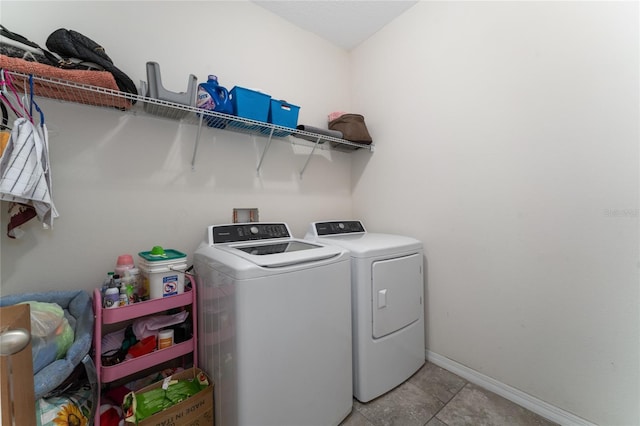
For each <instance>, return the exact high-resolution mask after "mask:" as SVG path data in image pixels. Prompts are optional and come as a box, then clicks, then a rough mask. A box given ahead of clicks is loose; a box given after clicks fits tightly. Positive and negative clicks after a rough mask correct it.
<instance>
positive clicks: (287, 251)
mask: <svg viewBox="0 0 640 426" xmlns="http://www.w3.org/2000/svg"><path fill="white" fill-rule="evenodd" d="M217 248H218V249H219V250H223V251H226V252H227V253H230V254H233V255H235V256H238V257H241V258H243V259H245V260H247V261H249V262H251V263H253V264H255V265H258V266H261V267H263V268H279V267H283V266H291V265H298V264H303V263H308V262H315V261H319V260H324V259H330V258H333V257H336V256H339V255H341V254H342V253H343V251H342V250H341V249H340V248H339V247H331V246H326V245H322V244H312V243H310V242H309V241H302V240H296V239H290V240H284V241H283V240H275V241H263V242H260V243H257V242H251V243H237V244H225V245H218V246H217Z"/></svg>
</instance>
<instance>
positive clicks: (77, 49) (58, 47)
mask: <svg viewBox="0 0 640 426" xmlns="http://www.w3.org/2000/svg"><path fill="white" fill-rule="evenodd" d="M46 44H47V47H48V48H49V49H50V50H51V51H53V52H55V53H57V54H59V55H61V56H65V57H72V58H79V59H82V60H84V61H88V62H93V63H96V64H98V65H100V66H101V67H102V68H104V69H105V71H109V72H110V73H111V74H113V77H114V78H115V80H116V84H117V85H118V88H119V89H120V90H121V91H123V92H127V93H131V94H134V95H137V94H138V89H137V88H136V85H135V84H134V83H133V81H132V80H131V79H130V78H129V76H127V75H126V74H125V73H124V72H122V71H121V70H120V69H118V68H117V67H116V66H115V65H114V64H113V61H112V60H111V58H110V57H109V55H107V52H105V50H104V47H102V46H100V45H99V44H98V43H96V42H95V41H93V40H91V39H90V38H89V37H87V36H85V35H83V34H80V33H79V32H77V31H74V30H67V29H64V28H60V29H58V30H55V31H54V32H53V33H51V34H50V35H49V37H48V38H47V43H46ZM131 101H132V103H135V102H136V101H135V99H132V100H131Z"/></svg>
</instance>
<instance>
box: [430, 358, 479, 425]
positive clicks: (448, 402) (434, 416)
mask: <svg viewBox="0 0 640 426" xmlns="http://www.w3.org/2000/svg"><path fill="white" fill-rule="evenodd" d="M434 365H435V364H434ZM440 368H442V367H440ZM456 376H457V377H460V376H458V375H456ZM460 378H461V379H462V380H463V381H464V385H462V386H461V387H460V389H458V390H457V391H456V393H454V394H453V396H452V397H451V398H449V400H448V401H447V402H445V403H444V405H443V406H442V407H441V408H440V409H439V410H438V411H437V412H436V413H435V414H434V415H433V416H432V417H431V418H430V419H429V420H428V421H427V423H429V422H430V421H431V420H433V419H434V418H436V419H437V420H438V421H439V422H440V423H443V424H445V425H446V424H447V423H445V422H444V421H442V420H440V419H439V418H437V416H438V414H440V412H441V411H442V410H444V409H445V408H446V406H447V405H449V404H450V403H451V401H453V398H455V397H456V396H457V395H458V394H459V393H460V392H461V391H462V389H464V388H466V387H467V385H469V382H468V381H467V380H465V379H463V378H462V377H460ZM427 423H425V426H426V424H427ZM447 426H448V425H447Z"/></svg>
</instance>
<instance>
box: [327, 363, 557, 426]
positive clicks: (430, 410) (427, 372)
mask: <svg viewBox="0 0 640 426" xmlns="http://www.w3.org/2000/svg"><path fill="white" fill-rule="evenodd" d="M389 425H396V426H462V425H468V426H552V425H555V423H553V422H550V421H548V420H546V419H544V418H543V417H540V416H539V415H537V414H535V413H532V412H531V411H529V410H526V409H525V408H522V407H520V406H519V405H516V404H514V403H512V402H511V401H508V400H506V399H504V398H502V397H501V396H498V395H496V394H494V393H492V392H489V391H487V390H485V389H482V388H480V387H478V386H476V385H473V384H471V383H469V382H467V381H466V380H464V379H462V378H460V377H458V376H456V375H455V374H453V373H450V372H449V371H447V370H444V369H442V368H440V367H438V366H436V365H434V364H431V363H429V362H427V363H426V364H425V365H424V366H423V367H422V368H421V369H420V370H418V372H416V373H415V374H414V375H413V376H412V377H411V378H410V379H409V380H407V381H406V382H405V383H403V384H401V385H400V386H398V387H397V388H395V389H393V390H392V391H391V392H388V393H386V394H384V395H382V396H380V397H378V398H376V399H374V400H373V401H369V402H368V403H366V404H362V403H360V402H358V401H356V400H355V399H354V402H353V411H352V412H351V414H350V415H349V417H347V418H346V419H344V421H343V422H342V423H341V424H340V426H389Z"/></svg>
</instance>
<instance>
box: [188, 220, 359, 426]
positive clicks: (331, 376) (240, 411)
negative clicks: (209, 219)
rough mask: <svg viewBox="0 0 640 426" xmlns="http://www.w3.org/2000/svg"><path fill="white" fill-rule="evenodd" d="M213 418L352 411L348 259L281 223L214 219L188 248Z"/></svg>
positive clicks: (336, 418) (285, 417)
mask: <svg viewBox="0 0 640 426" xmlns="http://www.w3.org/2000/svg"><path fill="white" fill-rule="evenodd" d="M194 268H195V272H196V282H197V285H198V329H199V330H198V344H199V345H198V348H199V360H200V367H201V368H202V369H203V370H205V371H206V372H207V373H208V374H209V375H210V377H211V378H212V379H213V381H214V382H215V389H214V395H215V406H214V412H215V424H216V425H218V426H229V425H248V426H254V425H261V426H269V425H273V426H281V425H310V426H311V425H337V424H339V423H340V422H341V420H343V419H344V418H345V417H346V416H347V415H349V413H350V412H351V408H352V405H353V397H352V358H351V353H352V346H351V340H352V339H351V331H352V328H351V291H350V272H349V271H350V261H349V254H348V252H347V251H346V250H344V249H342V248H340V247H337V246H327V245H325V244H322V243H316V242H310V241H305V240H299V239H295V238H292V237H291V232H290V230H289V227H288V226H287V225H286V224H285V223H244V224H229V225H212V226H209V227H208V229H207V238H206V240H205V241H204V242H203V243H202V244H201V245H200V247H199V248H198V249H197V250H196V251H195V253H194Z"/></svg>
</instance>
